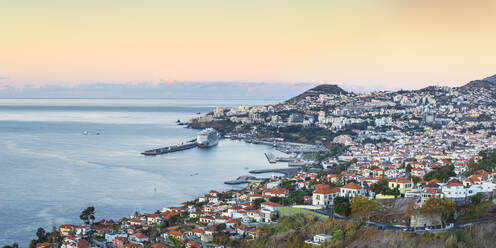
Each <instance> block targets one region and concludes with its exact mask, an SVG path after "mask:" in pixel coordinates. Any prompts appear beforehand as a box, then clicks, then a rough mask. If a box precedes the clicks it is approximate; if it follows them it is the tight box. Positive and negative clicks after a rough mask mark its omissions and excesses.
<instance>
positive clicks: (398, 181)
mask: <svg viewBox="0 0 496 248" xmlns="http://www.w3.org/2000/svg"><path fill="white" fill-rule="evenodd" d="M391 182H393V183H411V181H410V180H408V179H406V178H404V177H398V178H396V179H393V180H391Z"/></svg>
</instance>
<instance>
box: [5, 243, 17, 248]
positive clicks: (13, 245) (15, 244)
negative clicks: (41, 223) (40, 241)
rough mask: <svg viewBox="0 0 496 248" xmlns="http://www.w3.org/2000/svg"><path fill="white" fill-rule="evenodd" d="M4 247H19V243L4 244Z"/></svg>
mask: <svg viewBox="0 0 496 248" xmlns="http://www.w3.org/2000/svg"><path fill="white" fill-rule="evenodd" d="M2 248H19V244H17V243H13V244H12V245H4V246H2Z"/></svg>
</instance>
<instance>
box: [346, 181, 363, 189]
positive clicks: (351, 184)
mask: <svg viewBox="0 0 496 248" xmlns="http://www.w3.org/2000/svg"><path fill="white" fill-rule="evenodd" d="M341 188H345V189H362V186H360V185H358V184H356V183H354V182H351V183H348V184H346V185H345V186H343V187H341Z"/></svg>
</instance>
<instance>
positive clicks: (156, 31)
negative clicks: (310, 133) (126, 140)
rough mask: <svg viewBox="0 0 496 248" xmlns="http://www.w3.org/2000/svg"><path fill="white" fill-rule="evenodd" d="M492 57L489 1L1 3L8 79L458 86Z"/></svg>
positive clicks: (1, 55) (482, 71) (2, 69)
mask: <svg viewBox="0 0 496 248" xmlns="http://www.w3.org/2000/svg"><path fill="white" fill-rule="evenodd" d="M495 58H496V1H493V0H484V1H477V0H473V1H459V0H449V1H448V0H439V1H431V0H429V1H428V0H417V1H406V0H405V1H403V0H380V1H373V0H368V1H365V0H347V1H337V0H328V1H275V0H274V1H233V0H231V1H205V0H203V1H190V0H182V1H123V0H120V1H117V0H115V1H96V0H95V1H88V0H86V1H51V0H44V1H1V2H0V82H1V83H4V84H5V83H7V84H10V85H14V86H22V85H43V84H60V85H64V86H67V85H75V84H81V83H94V82H115V83H117V82H144V81H153V82H160V81H236V82H331V83H338V84H341V85H377V86H382V87H390V88H399V87H401V88H419V87H423V86H426V85H432V84H440V85H451V86H455V85H461V84H463V83H466V82H467V81H470V80H472V79H479V78H483V77H486V76H490V75H493V74H496V62H494V61H495ZM5 77H7V78H6V79H5ZM2 78H3V79H2Z"/></svg>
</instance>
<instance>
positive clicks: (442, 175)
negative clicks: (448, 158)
mask: <svg viewBox="0 0 496 248" xmlns="http://www.w3.org/2000/svg"><path fill="white" fill-rule="evenodd" d="M454 169H455V167H454V166H453V165H452V164H447V165H444V166H439V167H437V168H435V169H434V170H432V171H430V172H429V173H427V174H425V175H424V180H425V181H430V180H432V179H437V180H439V181H441V182H445V181H448V179H449V178H450V177H453V176H456V173H455V171H454Z"/></svg>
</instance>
